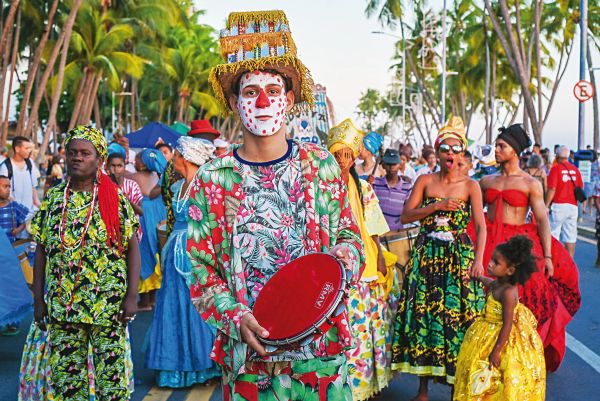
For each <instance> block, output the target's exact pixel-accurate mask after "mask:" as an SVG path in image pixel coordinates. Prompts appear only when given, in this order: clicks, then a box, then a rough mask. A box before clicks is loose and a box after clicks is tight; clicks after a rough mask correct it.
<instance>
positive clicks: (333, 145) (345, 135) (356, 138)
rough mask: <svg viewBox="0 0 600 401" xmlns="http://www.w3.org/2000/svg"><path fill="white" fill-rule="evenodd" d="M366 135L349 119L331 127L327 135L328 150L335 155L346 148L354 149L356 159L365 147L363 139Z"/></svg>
mask: <svg viewBox="0 0 600 401" xmlns="http://www.w3.org/2000/svg"><path fill="white" fill-rule="evenodd" d="M364 136H365V133H364V132H363V131H361V130H359V129H358V128H356V126H355V125H354V123H353V122H352V120H351V119H349V118H347V119H345V120H344V121H342V122H341V123H339V124H338V125H336V126H335V127H331V129H330V130H329V134H328V135H327V149H329V152H331V153H335V152H336V151H337V150H339V149H341V148H342V147H344V146H347V147H349V148H350V149H352V154H353V155H354V158H355V159H356V157H357V156H358V154H359V153H360V151H361V149H362V147H363V137H364Z"/></svg>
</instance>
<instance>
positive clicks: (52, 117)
mask: <svg viewBox="0 0 600 401" xmlns="http://www.w3.org/2000/svg"><path fill="white" fill-rule="evenodd" d="M81 2H82V0H75V1H74V2H73V7H72V8H71V11H69V16H68V17H67V21H66V22H65V25H64V27H63V32H62V33H61V35H62V34H63V33H64V39H63V44H62V47H63V51H62V54H61V56H60V62H59V64H58V73H57V75H56V87H55V88H54V93H53V94H52V101H51V104H50V109H49V112H48V125H49V128H50V129H53V128H54V127H57V124H56V113H57V111H58V102H59V101H60V95H61V94H62V83H63V79H64V76H65V66H66V64H67V54H68V53H69V44H70V42H71V34H72V32H73V25H74V24H75V17H77V12H78V10H79V6H81ZM76 100H77V99H76ZM50 129H46V132H44V140H43V141H42V146H41V147H40V152H39V155H38V161H40V160H41V159H40V158H43V157H44V154H45V153H46V149H47V147H48V141H49V139H50V132H51V131H50ZM69 129H71V128H69Z"/></svg>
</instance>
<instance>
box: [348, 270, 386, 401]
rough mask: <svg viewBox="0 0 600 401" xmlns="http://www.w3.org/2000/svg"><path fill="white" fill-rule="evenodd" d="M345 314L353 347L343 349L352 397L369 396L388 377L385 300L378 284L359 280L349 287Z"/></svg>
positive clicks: (377, 391)
mask: <svg viewBox="0 0 600 401" xmlns="http://www.w3.org/2000/svg"><path fill="white" fill-rule="evenodd" d="M348 315H349V318H350V325H351V327H352V330H353V332H354V337H355V340H356V341H355V344H356V347H355V348H352V349H350V350H349V351H347V352H346V355H347V357H348V375H349V376H350V385H351V387H352V396H353V398H354V400H355V401H362V400H366V399H369V398H371V397H372V396H374V395H375V394H377V393H379V392H380V391H381V390H383V389H384V388H385V387H387V385H388V383H389V381H390V378H391V371H390V360H391V331H390V321H389V316H388V304H387V302H386V299H385V295H384V290H383V287H382V286H381V285H378V284H375V283H367V282H364V281H359V282H358V284H357V285H356V287H355V288H352V289H351V290H350V299H349V300H348Z"/></svg>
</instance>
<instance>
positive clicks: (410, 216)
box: [392, 117, 486, 399]
mask: <svg viewBox="0 0 600 401" xmlns="http://www.w3.org/2000/svg"><path fill="white" fill-rule="evenodd" d="M466 148H467V139H466V136H465V127H464V124H463V121H462V120H461V119H460V118H459V117H453V118H451V119H450V121H449V123H448V124H447V125H446V126H445V127H443V128H442V129H441V130H440V132H439V135H438V137H437V139H436V141H435V150H436V154H437V158H438V159H439V161H440V171H439V172H437V173H432V174H425V175H421V176H420V177H419V178H417V181H416V183H415V186H414V188H413V191H412V193H411V195H410V197H409V198H408V200H407V201H406V204H405V206H404V211H403V213H402V216H401V222H402V224H407V223H412V222H415V221H419V222H420V224H421V229H420V233H419V236H418V238H417V239H416V246H415V248H414V251H413V253H412V255H411V261H410V262H409V264H408V266H407V267H406V275H405V283H404V287H403V289H402V295H401V297H400V299H401V301H400V306H399V310H398V314H397V317H396V319H395V325H394V335H393V338H394V342H393V344H392V369H393V370H396V371H400V372H404V373H412V374H416V375H418V376H420V385H419V393H418V395H417V397H416V398H415V399H427V394H428V382H429V379H430V378H435V379H436V380H437V381H441V382H443V383H447V384H449V385H453V383H454V376H455V371H456V360H457V357H458V351H459V349H460V345H461V343H462V340H463V337H464V335H465V332H466V330H467V328H468V327H469V326H470V324H471V322H473V321H474V319H475V318H476V317H477V316H478V315H479V313H480V312H481V310H482V308H483V305H484V302H485V299H484V292H483V286H482V284H481V283H480V282H479V281H478V280H472V279H473V278H477V277H480V276H482V275H483V265H482V259H483V248H482V247H483V246H484V244H485V236H486V229H485V219H484V214H483V202H482V199H481V191H480V189H479V185H477V183H476V182H475V181H474V180H472V179H470V178H469V177H467V176H466V175H465V174H464V172H463V171H461V169H460V166H459V164H460V163H462V162H463V158H464V152H465V150H466ZM471 219H472V220H473V222H474V227H475V231H476V233H477V236H476V241H475V242H476V247H475V248H474V247H473V243H472V241H471V239H470V237H469V236H468V234H467V233H466V229H467V225H468V223H469V222H470V221H471ZM415 327H418V329H415Z"/></svg>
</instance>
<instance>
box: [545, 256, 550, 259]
mask: <svg viewBox="0 0 600 401" xmlns="http://www.w3.org/2000/svg"><path fill="white" fill-rule="evenodd" d="M544 259H552V256H544Z"/></svg>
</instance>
